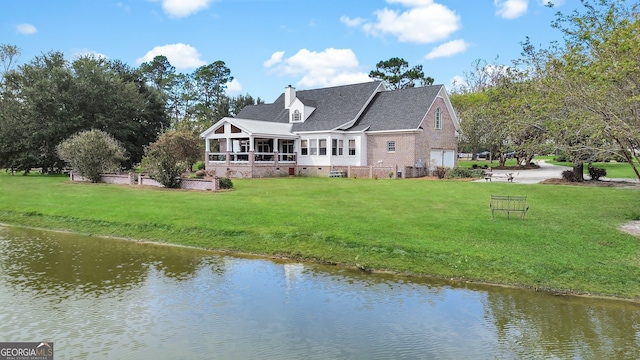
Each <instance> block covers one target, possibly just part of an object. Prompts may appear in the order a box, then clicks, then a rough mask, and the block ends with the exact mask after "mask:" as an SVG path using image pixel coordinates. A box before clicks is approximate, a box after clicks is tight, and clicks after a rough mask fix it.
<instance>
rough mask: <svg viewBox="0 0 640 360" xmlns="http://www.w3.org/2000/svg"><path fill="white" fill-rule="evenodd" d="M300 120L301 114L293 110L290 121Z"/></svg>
mask: <svg viewBox="0 0 640 360" xmlns="http://www.w3.org/2000/svg"><path fill="white" fill-rule="evenodd" d="M301 120H302V114H300V111H298V110H295V111H294V112H293V115H291V121H292V122H300V121H301Z"/></svg>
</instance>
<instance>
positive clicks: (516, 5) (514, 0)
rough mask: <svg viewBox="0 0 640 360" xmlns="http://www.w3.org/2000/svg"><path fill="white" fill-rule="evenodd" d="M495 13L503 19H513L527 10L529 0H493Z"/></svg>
mask: <svg viewBox="0 0 640 360" xmlns="http://www.w3.org/2000/svg"><path fill="white" fill-rule="evenodd" d="M493 4H494V5H495V6H496V15H498V16H500V17H502V18H505V19H515V18H518V17H520V16H522V15H524V14H525V13H526V12H527V9H528V7H529V0H493Z"/></svg>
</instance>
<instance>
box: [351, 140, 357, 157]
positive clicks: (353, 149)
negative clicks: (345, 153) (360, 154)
mask: <svg viewBox="0 0 640 360" xmlns="http://www.w3.org/2000/svg"><path fill="white" fill-rule="evenodd" d="M355 154H356V140H355V139H349V155H355Z"/></svg>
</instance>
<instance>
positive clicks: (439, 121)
mask: <svg viewBox="0 0 640 360" xmlns="http://www.w3.org/2000/svg"><path fill="white" fill-rule="evenodd" d="M435 125H436V126H435V127H436V129H438V130H440V129H442V111H441V110H440V108H437V109H436V124H435Z"/></svg>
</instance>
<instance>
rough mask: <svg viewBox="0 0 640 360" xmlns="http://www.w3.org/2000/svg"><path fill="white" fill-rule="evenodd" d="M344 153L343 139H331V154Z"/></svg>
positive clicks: (338, 154)
mask: <svg viewBox="0 0 640 360" xmlns="http://www.w3.org/2000/svg"><path fill="white" fill-rule="evenodd" d="M343 154H344V140H342V139H333V140H331V155H333V156H342V155H343Z"/></svg>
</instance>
